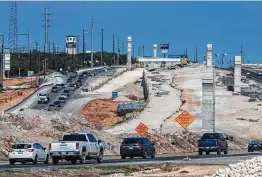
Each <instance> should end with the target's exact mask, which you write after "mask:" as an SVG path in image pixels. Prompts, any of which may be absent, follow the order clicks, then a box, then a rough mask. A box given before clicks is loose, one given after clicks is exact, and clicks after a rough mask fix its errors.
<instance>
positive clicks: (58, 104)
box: [53, 100, 61, 108]
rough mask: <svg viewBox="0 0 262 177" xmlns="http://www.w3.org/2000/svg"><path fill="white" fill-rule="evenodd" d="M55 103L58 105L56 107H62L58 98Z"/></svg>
mask: <svg viewBox="0 0 262 177" xmlns="http://www.w3.org/2000/svg"><path fill="white" fill-rule="evenodd" d="M53 104H54V105H56V107H58V108H60V107H61V103H60V102H59V101H58V100H57V101H54V103H53Z"/></svg>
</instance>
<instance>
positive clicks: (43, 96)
mask: <svg viewBox="0 0 262 177" xmlns="http://www.w3.org/2000/svg"><path fill="white" fill-rule="evenodd" d="M37 96H38V104H41V103H44V104H47V103H48V102H49V100H50V97H49V94H46V93H39V94H37Z"/></svg>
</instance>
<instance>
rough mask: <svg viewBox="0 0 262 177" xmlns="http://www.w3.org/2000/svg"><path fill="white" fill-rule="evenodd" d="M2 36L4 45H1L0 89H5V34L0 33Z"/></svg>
mask: <svg viewBox="0 0 262 177" xmlns="http://www.w3.org/2000/svg"><path fill="white" fill-rule="evenodd" d="M0 36H1V37H2V46H1V61H0V64H1V67H0V69H1V73H0V76H1V79H0V91H2V90H3V87H4V73H3V72H4V47H5V45H4V42H5V36H4V35H0Z"/></svg>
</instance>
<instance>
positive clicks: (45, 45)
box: [43, 7, 50, 53]
mask: <svg viewBox="0 0 262 177" xmlns="http://www.w3.org/2000/svg"><path fill="white" fill-rule="evenodd" d="M49 10H50V8H49V7H46V8H45V13H44V14H43V15H44V16H45V20H44V22H45V26H44V27H45V44H44V53H46V52H48V53H49V52H50V51H49V47H48V46H49V27H50V13H49ZM47 49H48V51H47Z"/></svg>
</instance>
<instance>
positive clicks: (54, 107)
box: [47, 104, 58, 111]
mask: <svg viewBox="0 0 262 177" xmlns="http://www.w3.org/2000/svg"><path fill="white" fill-rule="evenodd" d="M57 110H58V108H57V106H56V105H55V104H50V105H49V106H48V108H47V111H57Z"/></svg>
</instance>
